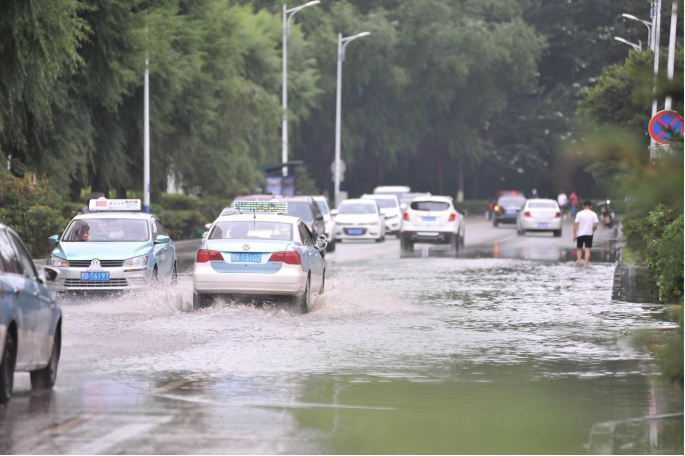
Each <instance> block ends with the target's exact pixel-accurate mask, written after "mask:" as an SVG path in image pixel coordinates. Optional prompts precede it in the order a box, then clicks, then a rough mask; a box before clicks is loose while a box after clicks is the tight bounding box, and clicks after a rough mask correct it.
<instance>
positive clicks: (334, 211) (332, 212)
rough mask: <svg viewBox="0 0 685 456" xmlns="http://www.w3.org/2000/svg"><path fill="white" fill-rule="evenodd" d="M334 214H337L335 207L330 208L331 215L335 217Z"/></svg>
mask: <svg viewBox="0 0 685 456" xmlns="http://www.w3.org/2000/svg"><path fill="white" fill-rule="evenodd" d="M336 215H338V210H337V209H333V210H331V217H335V216H336Z"/></svg>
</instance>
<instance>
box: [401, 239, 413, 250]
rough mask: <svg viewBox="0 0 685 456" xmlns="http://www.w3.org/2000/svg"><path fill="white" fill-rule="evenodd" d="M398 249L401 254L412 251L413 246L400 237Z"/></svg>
mask: <svg viewBox="0 0 685 456" xmlns="http://www.w3.org/2000/svg"><path fill="white" fill-rule="evenodd" d="M400 249H401V250H402V251H403V252H411V251H413V250H414V244H413V243H412V242H411V241H409V240H408V239H406V238H405V237H404V236H401V237H400Z"/></svg>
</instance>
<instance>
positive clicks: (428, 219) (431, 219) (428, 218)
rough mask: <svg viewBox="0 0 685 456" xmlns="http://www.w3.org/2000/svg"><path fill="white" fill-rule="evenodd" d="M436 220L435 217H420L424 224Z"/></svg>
mask: <svg viewBox="0 0 685 456" xmlns="http://www.w3.org/2000/svg"><path fill="white" fill-rule="evenodd" d="M437 219H438V218H437V217H421V220H423V221H424V222H434V221H436V220H437Z"/></svg>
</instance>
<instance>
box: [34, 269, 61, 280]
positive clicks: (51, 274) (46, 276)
mask: <svg viewBox="0 0 685 456" xmlns="http://www.w3.org/2000/svg"><path fill="white" fill-rule="evenodd" d="M57 276H59V270H58V269H55V268H53V267H50V266H43V270H42V271H41V273H40V277H39V278H40V279H41V281H42V282H43V283H47V282H54V281H55V280H57Z"/></svg>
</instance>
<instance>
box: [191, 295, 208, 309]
mask: <svg viewBox="0 0 685 456" xmlns="http://www.w3.org/2000/svg"><path fill="white" fill-rule="evenodd" d="M210 302H211V298H210V296H209V295H205V294H200V293H195V292H193V310H200V309H204V308H205V307H209V304H210Z"/></svg>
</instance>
